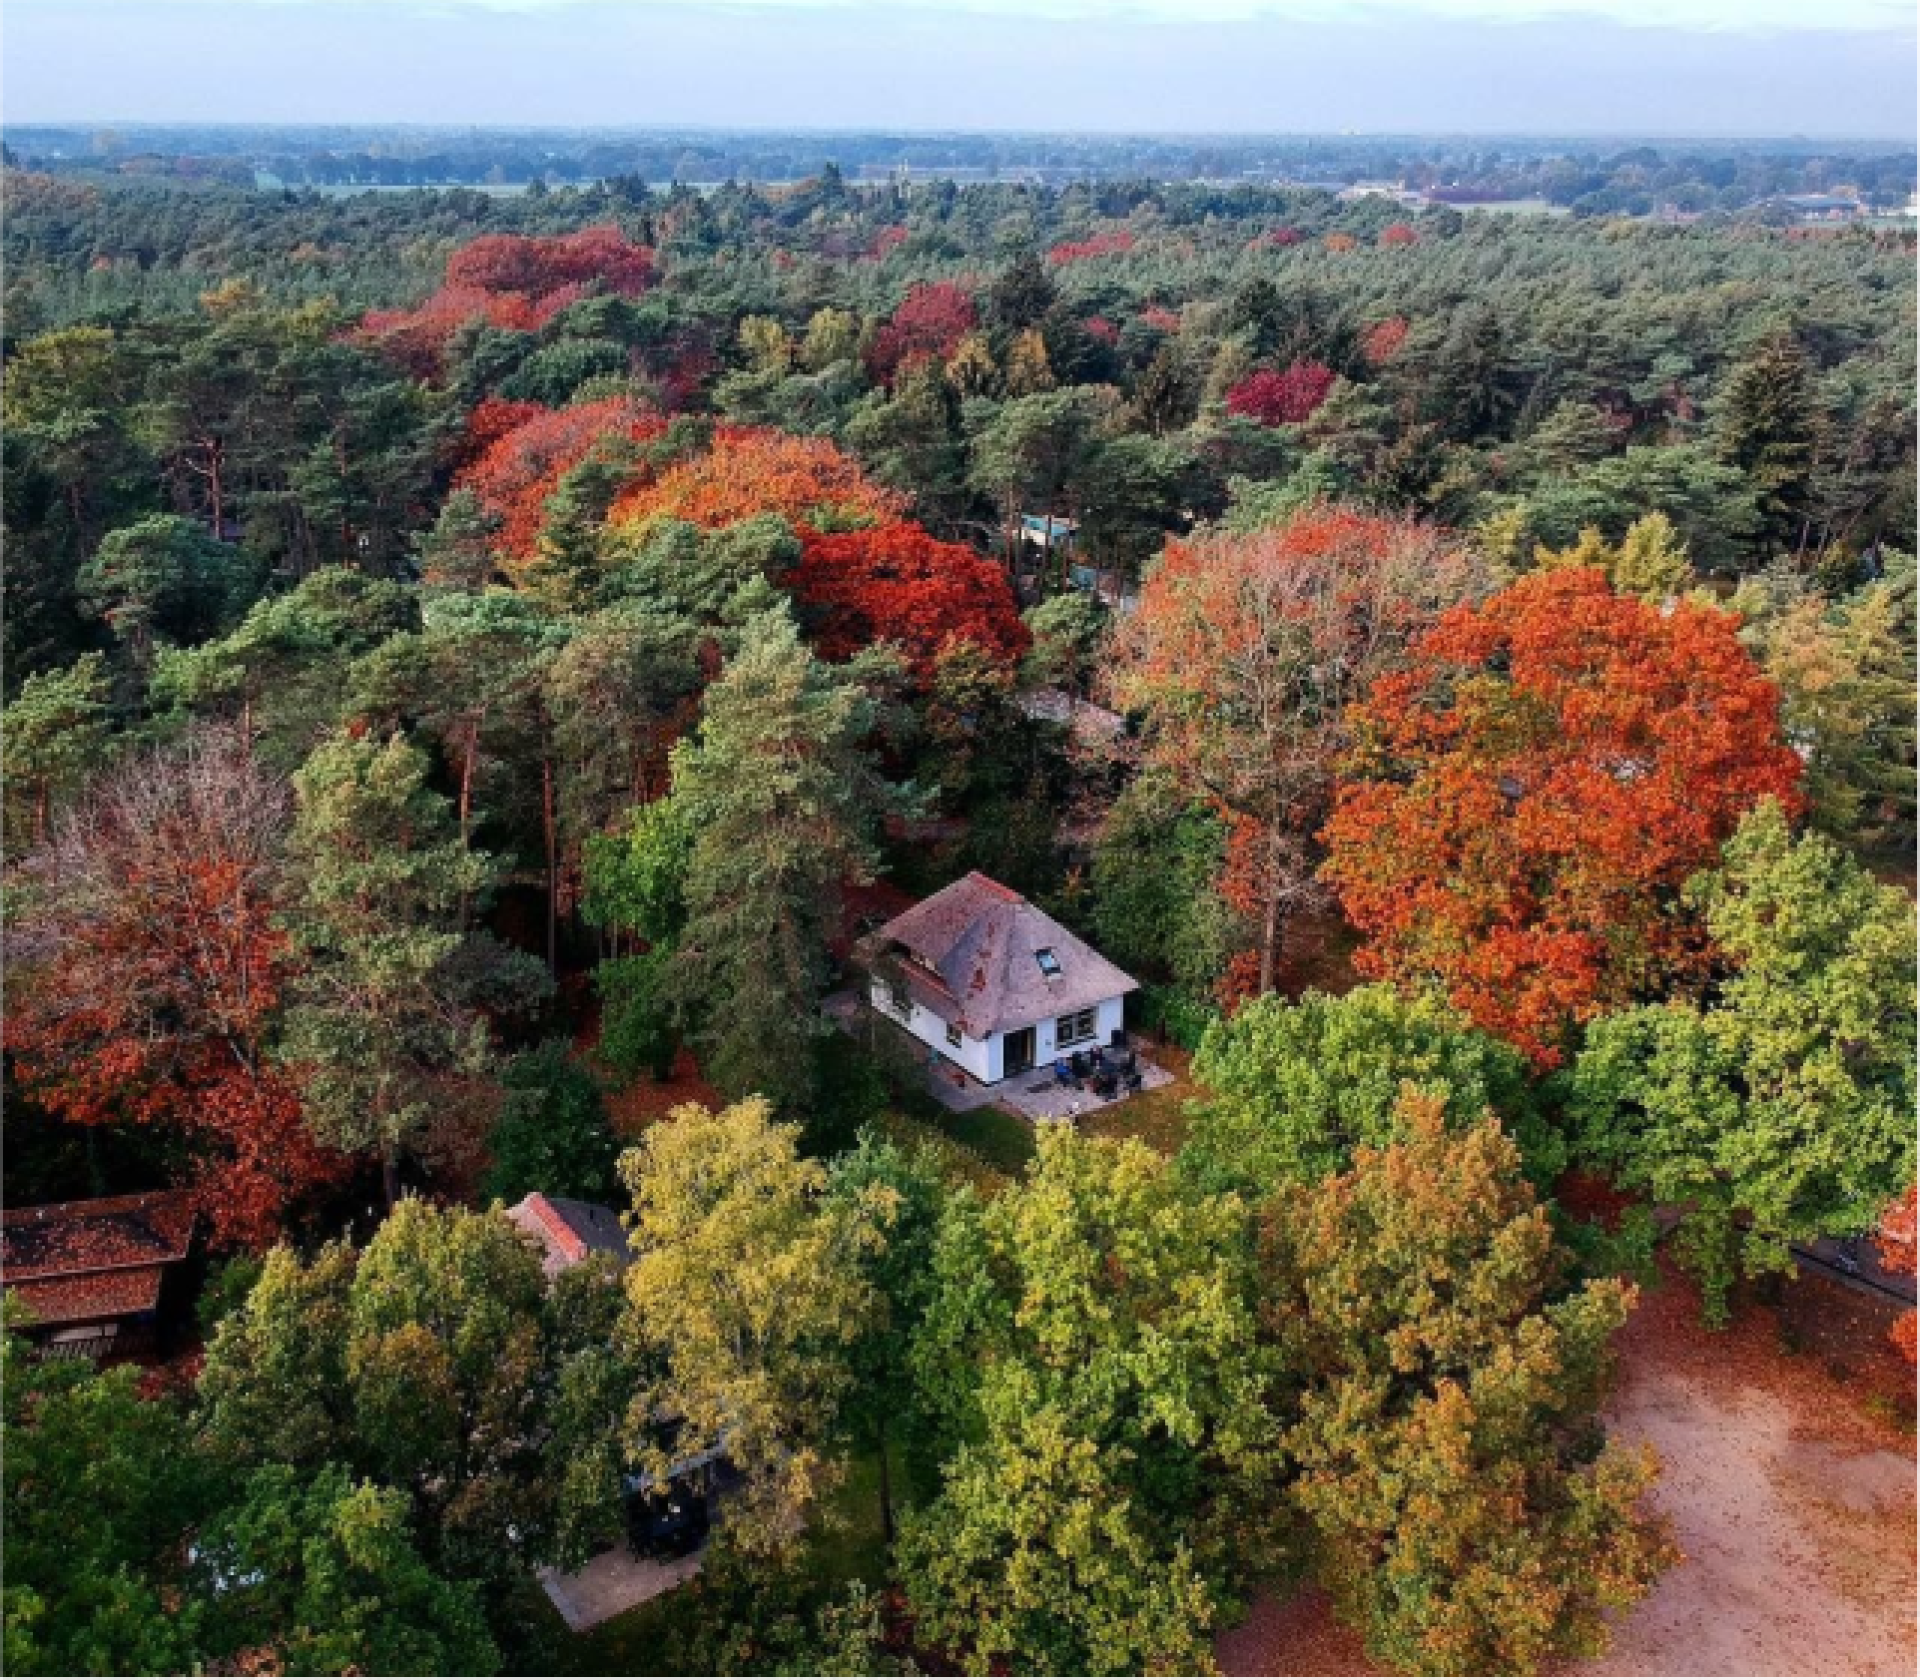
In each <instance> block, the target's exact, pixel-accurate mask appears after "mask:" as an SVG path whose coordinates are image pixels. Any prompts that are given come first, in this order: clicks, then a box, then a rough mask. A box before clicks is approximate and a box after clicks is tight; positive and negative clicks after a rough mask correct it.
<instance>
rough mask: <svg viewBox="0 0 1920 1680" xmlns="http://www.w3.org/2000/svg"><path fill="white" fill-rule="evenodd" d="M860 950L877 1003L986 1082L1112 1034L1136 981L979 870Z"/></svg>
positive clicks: (1098, 1043) (1108, 1040) (1096, 1044)
mask: <svg viewBox="0 0 1920 1680" xmlns="http://www.w3.org/2000/svg"><path fill="white" fill-rule="evenodd" d="M862 954H863V956H864V957H865V959H866V962H867V967H868V971H869V974H870V976H871V984H870V993H869V995H870V997H871V999H872V1003H873V1006H874V1008H875V1009H877V1010H879V1011H880V1012H881V1013H882V1014H883V1015H886V1016H888V1017H889V1018H891V1019H892V1020H895V1021H898V1022H899V1023H900V1024H901V1025H902V1026H903V1027H905V1028H906V1029H907V1031H908V1032H910V1033H911V1034H913V1036H914V1037H915V1038H917V1039H919V1040H920V1041H921V1042H922V1043H924V1044H927V1045H930V1046H931V1047H932V1048H933V1049H934V1050H935V1051H936V1052H938V1053H939V1054H940V1055H941V1056H943V1057H945V1058H946V1059H947V1060H948V1061H949V1062H952V1063H953V1064H954V1065H955V1066H956V1067H960V1068H963V1069H965V1071H966V1072H967V1073H969V1074H970V1075H972V1077H973V1078H975V1079H977V1080H979V1081H980V1083H981V1084H983V1085H997V1084H998V1083H999V1082H1000V1081H1001V1080H1003V1079H1012V1078H1016V1077H1017V1076H1019V1075H1020V1074H1022V1073H1026V1072H1028V1071H1029V1070H1031V1069H1032V1068H1035V1067H1047V1066H1050V1065H1051V1064H1052V1062H1053V1061H1054V1059H1055V1058H1056V1057H1058V1056H1064V1055H1070V1054H1072V1053H1073V1052H1074V1051H1077V1050H1096V1049H1100V1048H1103V1047H1104V1046H1106V1045H1109V1044H1112V1043H1114V1042H1115V1035H1116V1034H1118V1033H1119V1032H1120V1031H1121V1022H1122V1016H1123V1010H1124V1004H1125V999H1126V994H1127V993H1128V992H1131V991H1134V990H1136V989H1137V985H1138V983H1137V982H1136V981H1135V980H1134V979H1133V978H1132V976H1130V975H1128V974H1126V973H1123V972H1122V971H1121V970H1120V969H1118V968H1116V967H1115V966H1114V965H1113V964H1112V963H1110V962H1108V961H1107V959H1106V958H1105V957H1103V956H1101V955H1100V953H1099V952H1098V951H1096V950H1094V949H1093V947H1092V946H1090V945H1088V944H1087V943H1086V942H1085V941H1084V940H1082V939H1080V938H1078V937H1076V936H1075V935H1074V934H1071V933H1069V932H1068V931H1067V930H1066V929H1065V928H1063V927H1062V926H1061V925H1060V924H1059V923H1058V922H1056V921H1055V920H1054V919H1053V918H1052V917H1051V916H1049V915H1047V914H1046V913H1045V912H1044V911H1041V910H1038V909H1036V908H1035V907H1034V906H1033V905H1031V904H1029V903H1028V902H1027V901H1026V900H1025V899H1024V898H1022V897H1021V896H1020V895H1019V894H1018V893H1017V892H1014V891H1012V890H1011V889H1010V888H1007V887H1003V886H1001V885H1000V883H999V882H997V881H991V880H989V879H988V878H987V877H986V876H984V875H981V874H979V873H977V872H976V873H974V874H971V875H967V876H965V877H963V878H962V879H960V880H958V881H955V882H954V883H953V884H952V885H951V886H947V887H943V888H941V890H940V891H939V892H937V893H935V894H934V895H933V896H932V897H931V898H927V899H922V900H921V902H920V903H918V904H916V905H915V906H914V907H913V908H912V909H911V910H907V911H904V912H903V913H902V914H900V915H898V916H896V917H894V919H893V920H892V921H890V922H888V923H887V924H886V925H885V926H883V927H881V928H879V929H877V930H875V932H874V933H873V934H872V935H870V936H869V937H868V939H867V940H866V941H865V942H864V943H863V946H862Z"/></svg>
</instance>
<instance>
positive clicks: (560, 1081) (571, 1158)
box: [481, 1039, 620, 1203]
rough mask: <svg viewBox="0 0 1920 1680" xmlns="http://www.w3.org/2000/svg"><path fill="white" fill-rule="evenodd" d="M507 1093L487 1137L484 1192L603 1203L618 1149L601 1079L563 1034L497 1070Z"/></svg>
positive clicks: (507, 1198)
mask: <svg viewBox="0 0 1920 1680" xmlns="http://www.w3.org/2000/svg"><path fill="white" fill-rule="evenodd" d="M500 1083H501V1086H502V1087H503V1090H504V1096H503V1097H502V1100H501V1103H500V1112H499V1114H498V1116H497V1117H496V1118H495V1119H494V1122H493V1129H492V1131H491V1132H490V1133H489V1134H488V1136H487V1153H488V1154H489V1155H491V1156H492V1157H493V1164H492V1166H491V1167H489V1168H488V1169H487V1176H486V1179H485V1180H484V1182H483V1183H482V1186H481V1188H482V1191H483V1193H484V1194H485V1195H487V1196H488V1197H490V1198H492V1199H494V1200H497V1201H502V1202H509V1203H511V1202H517V1201H519V1200H520V1198H521V1197H522V1196H525V1195H526V1194H528V1193H529V1192H530V1191H534V1190H538V1191H541V1192H543V1193H544V1194H546V1195H549V1196H572V1197H576V1198H578V1199H579V1200H581V1201H588V1202H603V1201H605V1200H607V1199H608V1198H609V1197H610V1196H611V1195H612V1194H613V1188H614V1172H613V1166H614V1161H615V1159H616V1158H617V1157H618V1155H619V1153H620V1149H619V1144H618V1142H617V1141H616V1139H615V1138H614V1135H613V1128H612V1126H611V1125H609V1124H608V1121H607V1105H606V1102H605V1099H604V1098H603V1097H602V1096H601V1094H600V1082H599V1080H597V1079H596V1078H594V1076H593V1072H592V1070H591V1069H590V1068H588V1067H586V1066H585V1065H584V1064H583V1063H582V1062H580V1061H579V1060H578V1059H577V1058H575V1057H574V1056H573V1055H572V1054H571V1052H569V1050H568V1049H567V1046H566V1045H565V1044H564V1043H563V1042H561V1041H560V1040H558V1039H549V1040H548V1041H547V1042H546V1043H545V1044H542V1045H541V1046H540V1047H539V1048H538V1049H537V1050H529V1051H527V1052H525V1053H524V1054H523V1055H519V1056H516V1057H514V1059H513V1060H512V1061H511V1062H510V1063H508V1065H507V1067H506V1069H505V1070H504V1071H503V1072H502V1074H501V1076H500Z"/></svg>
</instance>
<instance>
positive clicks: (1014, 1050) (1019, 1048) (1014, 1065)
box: [1002, 1027, 1033, 1079]
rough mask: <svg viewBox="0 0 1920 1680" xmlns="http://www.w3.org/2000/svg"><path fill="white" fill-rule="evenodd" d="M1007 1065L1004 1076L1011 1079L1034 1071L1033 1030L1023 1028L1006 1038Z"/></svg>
mask: <svg viewBox="0 0 1920 1680" xmlns="http://www.w3.org/2000/svg"><path fill="white" fill-rule="evenodd" d="M1006 1046H1007V1053H1006V1063H1005V1066H1004V1068H1003V1070H1002V1071H1003V1076H1004V1077H1005V1078H1008V1079H1011V1078H1012V1077H1013V1076H1014V1075H1015V1074H1016V1073H1029V1072H1031V1071H1032V1069H1033V1028H1031V1027H1022V1028H1021V1029H1020V1030H1019V1031H1018V1032H1010V1033H1008V1034H1007V1037H1006Z"/></svg>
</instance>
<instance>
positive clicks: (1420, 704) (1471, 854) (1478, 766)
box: [1324, 567, 1800, 1067]
mask: <svg viewBox="0 0 1920 1680" xmlns="http://www.w3.org/2000/svg"><path fill="white" fill-rule="evenodd" d="M1738 630H1739V620H1738V619H1737V618H1736V617H1734V616H1733V615H1732V614H1729V613H1725V612H1722V611H1719V610H1718V609H1716V608H1713V607H1706V606H1700V605H1696V604H1693V603H1687V602H1683V603H1681V604H1680V605H1678V606H1676V607H1675V608H1674V609H1673V610H1672V611H1671V612H1663V611H1662V610H1661V609H1660V608H1657V607H1654V606H1652V605H1649V604H1648V603H1647V602H1645V601H1643V600H1640V599H1639V598H1637V597H1635V596H1631V595H1618V594H1616V593H1615V592H1614V591H1613V589H1612V588H1611V586H1610V585H1609V584H1608V582H1607V580H1606V577H1605V575H1604V574H1603V573H1601V572H1599V571H1597V570H1593V569H1590V568H1584V567H1582V568H1570V569H1567V570H1557V571H1549V572H1541V573H1535V574H1533V575H1531V576H1529V577H1526V578H1523V579H1522V580H1521V581H1520V582H1519V583H1517V584H1515V585H1514V586H1513V587H1512V588H1510V589H1508V590H1506V591H1504V592H1503V593H1501V594H1499V595H1496V596H1494V597H1493V598H1491V599H1490V600H1488V601H1486V602H1484V603H1483V604H1481V605H1479V606H1465V607H1460V608H1458V609H1456V610H1454V611H1453V612H1450V613H1449V614H1447V616H1446V617H1445V618H1444V619H1443V620H1442V621H1441V623H1440V624H1439V625H1438V626H1437V627H1436V628H1435V629H1434V630H1433V631H1432V632H1431V633H1430V634H1429V635H1427V636H1426V637H1425V638H1424V639H1423V640H1422V642H1421V644H1420V646H1419V647H1418V649H1417V650H1416V652H1415V656H1414V658H1413V659H1412V661H1411V662H1410V664H1409V666H1408V667H1407V668H1406V669H1405V670H1402V671H1398V672H1393V673H1390V674H1389V675H1387V676H1386V677H1384V678H1383V679H1381V680H1380V681H1379V682H1378V683H1376V684H1375V685H1374V687H1373V689H1372V692H1371V694H1370V695H1369V696H1368V698H1367V700H1366V702H1365V703H1364V704H1363V705H1362V706H1360V707H1358V708H1357V709H1356V713H1355V716H1354V720H1353V721H1354V728H1355V739H1356V741H1357V743H1358V746H1357V749H1356V751H1355V752H1354V754H1353V756H1352V758H1351V760H1350V761H1349V763H1348V765H1347V774H1348V776H1349V778H1350V779H1349V780H1347V781H1346V782H1345V783H1344V784H1343V785H1342V787H1341V789H1340V791H1339V796H1338V801H1337V804H1336V807H1335V810H1334V812H1333V816H1332V818H1331V820H1330V821H1329V822H1328V824H1327V828H1326V839H1327V842H1328V846H1329V854H1330V855H1329V858H1328V863H1327V866H1326V869H1325V872H1324V873H1325V876H1326V878H1327V879H1328V880H1329V881H1330V882H1331V883H1332V884H1333V885H1334V886H1335V887H1336V889H1337V890H1338V892H1339V894H1340V898H1341V902H1342V904H1343V905H1344V906H1345V909H1346V913H1347V915H1348V918H1349V919H1350V920H1351V921H1352V922H1353V923H1354V925H1355V926H1356V927H1358V928H1359V929H1360V930H1361V932H1362V933H1363V934H1365V935H1366V936H1367V941H1368V942H1367V944H1366V945H1365V946H1364V947H1363V949H1362V950H1361V952H1360V953H1359V955H1358V958H1357V963H1358V966H1359V967H1360V969H1361V972H1363V973H1365V974H1368V975H1373V976H1380V977H1390V978H1393V979H1395V980H1399V981H1402V982H1405V983H1411V984H1419V983H1423V982H1437V983H1438V984H1439V985H1440V986H1441V987H1442V988H1443V989H1444V990H1445V991H1446V993H1447V994H1448V996H1449V997H1450V998H1451V999H1452V1001H1453V1003H1454V1005H1455V1006H1456V1007H1457V1008H1459V1009H1460V1010H1461V1011H1462V1012H1463V1013H1465V1014H1466V1015H1467V1016H1468V1017H1469V1018H1470V1019H1472V1020H1473V1021H1474V1022H1475V1023H1476V1024H1477V1025H1479V1026H1481V1027H1483V1028H1485V1029H1486V1030H1487V1031H1490V1032H1493V1033H1496V1034H1498V1035H1499V1036H1501V1037H1503V1038H1505V1039H1507V1040H1508V1041H1509V1042H1511V1043H1512V1044H1514V1045H1515V1046H1516V1047H1517V1048H1519V1049H1520V1050H1522V1051H1524V1052H1525V1053H1526V1054H1528V1055H1529V1056H1531V1057H1532V1058H1533V1059H1534V1060H1535V1062H1536V1063H1537V1064H1539V1065H1541V1066H1543V1067H1545V1066H1553V1065H1555V1064H1556V1063H1557V1062H1558V1061H1559V1060H1560V1059H1561V1056H1562V1054H1563V1051H1564V1042H1565V1039H1566V1036H1567V1033H1568V1031H1569V1029H1570V1028H1571V1027H1572V1026H1573V1025H1574V1023H1576V1022H1580V1021H1585V1020H1588V1019H1590V1018H1591V1017H1593V1016H1595V1015H1597V1014H1600V1013H1602V1012H1604V1011H1607V1010H1610V1009H1615V1008H1619V1007H1621V1006H1623V1005H1625V1004H1628V1003H1631V1002H1632V1001H1634V1000H1635V999H1636V998H1639V997H1643V996H1649V995H1656V994H1659V993H1660V992H1662V991H1663V990H1664V989H1666V988H1667V987H1669V986H1670V985H1671V984H1672V983H1673V982H1674V981H1675V980H1676V979H1678V978H1680V977H1683V976H1684V975H1685V974H1686V973H1687V972H1688V971H1690V970H1694V969H1696V968H1697V967H1698V966H1699V965H1700V964H1701V962H1702V961H1703V960H1704V955H1705V953H1704V940H1703V938H1702V936H1701V934H1700V932H1699V930H1698V929H1697V927H1696V926H1695V925H1694V924H1693V923H1692V922H1691V920H1690V919H1689V918H1688V917H1687V916H1686V915H1685V914H1684V913H1683V911H1682V908H1681V905H1680V899H1679V889H1680V887H1681V885H1682V884H1683V883H1684V882H1685V881H1686V879H1687V877H1688V876H1690V875H1692V874H1694V873H1695V872H1696V871H1698V870H1700V869H1702V868H1705V867H1707V866H1708V865H1710V864H1711V863H1712V862H1713V861H1714V859H1715V858H1716V857H1717V855H1718V853H1719V848H1720V844H1721V842H1722V841H1723V840H1724V839H1726V837H1727V836H1728V835H1729V834H1731V833H1732V832H1733V830H1734V828H1735V827H1736V826H1737V825H1738V823H1739V821H1740V818H1741V817H1742V816H1743V815H1744V814H1745V813H1746V812H1747V811H1748V810H1750V809H1751V808H1752V807H1753V806H1754V805H1755V804H1757V803H1758V802H1759V801H1760V800H1761V799H1763V798H1765V797H1767V796H1768V795H1772V796H1774V797H1776V798H1779V799H1780V800H1782V801H1783V802H1784V803H1786V804H1787V805H1788V806H1789V807H1792V806H1793V805H1794V804H1795V803H1796V802H1797V799H1798V793H1797V789H1798V784H1799V778H1800V761H1799V758H1798V757H1797V756H1796V755H1795V754H1794V753H1793V751H1792V750H1791V749H1790V748H1788V747H1787V746H1786V745H1785V744H1784V742H1783V741H1782V740H1781V737H1780V724H1779V696H1778V694H1777V692H1776V690H1775V689H1774V687H1773V685H1772V684H1771V683H1769V682H1767V681H1766V679H1765V678H1764V677H1762V676H1761V675H1760V672H1759V671H1758V669H1757V668H1756V667H1755V665H1754V663H1753V661H1752V659H1751V658H1750V657H1749V656H1748V655H1747V653H1746V651H1745V650H1744V649H1743V648H1742V647H1741V645H1740V642H1739V638H1738Z"/></svg>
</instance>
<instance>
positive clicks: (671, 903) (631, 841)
mask: <svg viewBox="0 0 1920 1680" xmlns="http://www.w3.org/2000/svg"><path fill="white" fill-rule="evenodd" d="M692 853H693V833H692V830H691V828H690V826H689V824H688V822H687V820H686V809H685V807H684V806H682V805H680V804H679V803H677V802H676V801H674V800H672V799H661V800H656V801H655V802H654V803H653V804H651V805H642V806H640V807H639V808H638V809H637V810H635V811H634V812H633V814H632V816H631V817H630V818H629V820H628V822H627V825H626V827H625V828H624V829H623V830H621V831H620V832H618V833H615V834H608V835H597V836H595V837H594V838H593V839H590V840H589V841H588V842H587V854H586V856H587V869H586V874H587V893H586V900H585V903H584V905H583V907H582V908H583V911H584V913H585V915H586V918H587V920H588V921H590V922H592V923H594V924H595V925H596V926H598V927H600V928H602V929H604V930H606V931H607V933H608V934H609V935H610V936H611V937H612V939H613V941H614V947H615V950H616V952H617V953H620V954H616V955H614V956H611V957H608V958H606V959H605V960H604V961H602V962H601V963H600V965H599V966H598V967H597V968H596V969H595V970H594V975H593V978H594V984H595V986H596V987H597V988H598V989H599V992H600V1000H601V1006H602V1007H601V1022H600V1054H601V1055H602V1056H603V1057H605V1059H606V1060H607V1061H608V1062H609V1063H610V1064H611V1065H612V1066H613V1067H614V1068H616V1069H617V1070H619V1071H620V1072H622V1073H629V1074H631V1073H637V1072H639V1071H640V1069H642V1068H647V1069H650V1070H651V1071H652V1073H653V1076H654V1078H655V1079H657V1080H665V1079H667V1078H669V1077H670V1076H671V1075H672V1072H673V1061H674V1054H675V1052H676V1050H677V1049H678V1048H679V1043H680V1038H679V1032H678V1027H677V1022H676V1020H675V1013H674V996H673V990H672V980H673V967H674V956H675V953H676V951H677V950H678V948H679V944H680V935H681V933H682V931H683V930H684V928H685V927H686V921H687V900H686V884H687V867H688V864H689V862H690V861H691V858H692ZM634 942H638V943H639V944H641V945H642V946H643V947H644V948H643V949H639V950H629V951H622V949H621V948H622V946H624V945H628V944H630V943H634Z"/></svg>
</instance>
